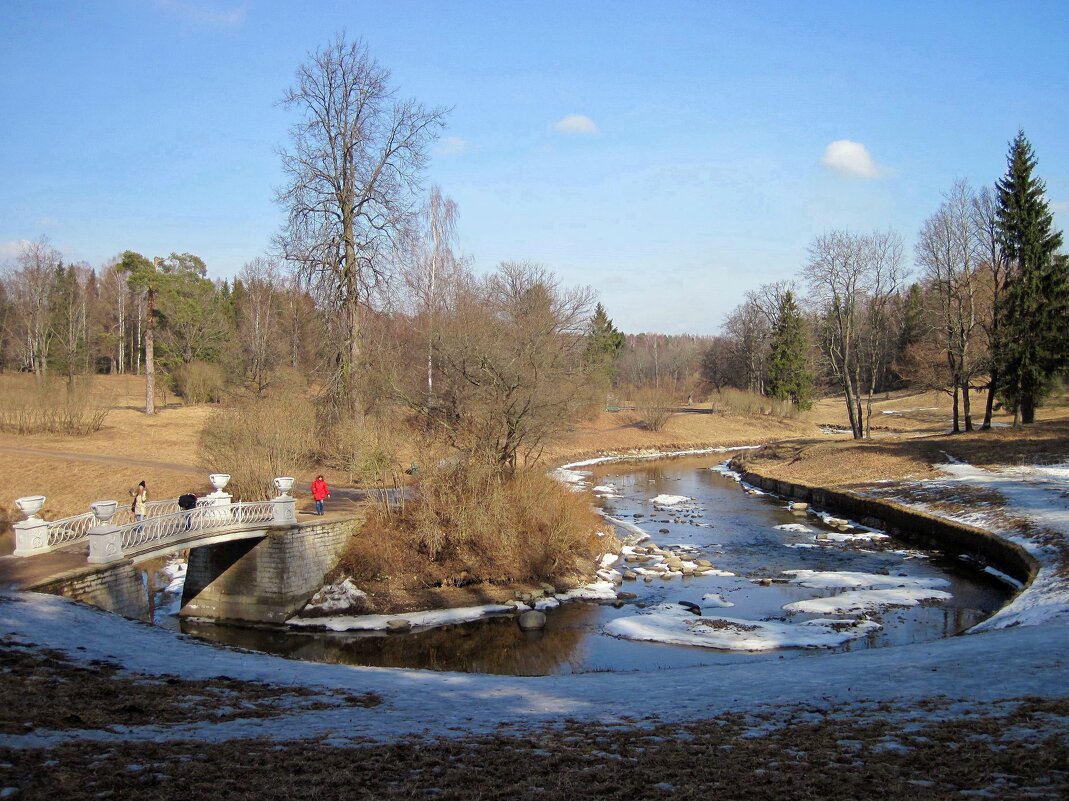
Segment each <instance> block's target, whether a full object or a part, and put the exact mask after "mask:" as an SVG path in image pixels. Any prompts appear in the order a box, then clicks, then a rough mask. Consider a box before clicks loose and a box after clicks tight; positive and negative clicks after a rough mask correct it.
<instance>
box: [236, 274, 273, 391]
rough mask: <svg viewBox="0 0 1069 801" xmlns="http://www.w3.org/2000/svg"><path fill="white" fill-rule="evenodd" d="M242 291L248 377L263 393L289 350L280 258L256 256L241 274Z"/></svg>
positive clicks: (240, 324) (243, 345)
mask: <svg viewBox="0 0 1069 801" xmlns="http://www.w3.org/2000/svg"><path fill="white" fill-rule="evenodd" d="M238 281H240V283H241V288H242V291H241V295H240V302H239V308H238V309H237V314H238V320H237V325H238V337H239V338H240V340H241V348H242V353H243V357H244V358H243V362H244V368H245V380H246V383H247V384H248V385H249V386H250V388H251V389H252V390H253V391H254V392H255V393H256V394H257V395H261V394H263V392H264V391H265V390H266V389H267V388H268V386H270V384H271V379H272V376H273V375H274V373H275V370H276V369H277V368H278V367H279V364H280V362H281V361H282V358H283V353H284V351H285V342H284V340H283V337H282V329H281V323H282V314H283V307H282V289H283V278H282V271H281V269H280V266H279V264H278V262H277V260H276V259H273V258H270V257H266V258H264V257H261V258H256V259H253V260H252V261H250V262H248V263H247V264H246V265H245V266H244V267H242V268H241V272H240V273H239V274H238Z"/></svg>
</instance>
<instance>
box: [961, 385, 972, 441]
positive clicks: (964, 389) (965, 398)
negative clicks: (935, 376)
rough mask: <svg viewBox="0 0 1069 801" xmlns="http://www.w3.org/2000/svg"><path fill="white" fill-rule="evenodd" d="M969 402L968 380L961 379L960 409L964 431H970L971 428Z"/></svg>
mask: <svg viewBox="0 0 1069 801" xmlns="http://www.w3.org/2000/svg"><path fill="white" fill-rule="evenodd" d="M970 403H971V402H970V400H969V382H968V381H962V382H961V411H962V414H963V415H965V430H966V431H972V430H973V424H972V407H971V405H970Z"/></svg>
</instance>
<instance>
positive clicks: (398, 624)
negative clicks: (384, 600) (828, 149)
mask: <svg viewBox="0 0 1069 801" xmlns="http://www.w3.org/2000/svg"><path fill="white" fill-rule="evenodd" d="M386 631H387V632H388V633H390V634H404V633H405V632H406V631H412V623H411V622H410V621H408V620H405V619H404V618H403V617H397V618H394V619H393V620H387V621H386Z"/></svg>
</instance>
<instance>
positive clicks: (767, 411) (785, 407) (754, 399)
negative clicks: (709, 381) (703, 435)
mask: <svg viewBox="0 0 1069 801" xmlns="http://www.w3.org/2000/svg"><path fill="white" fill-rule="evenodd" d="M709 404H710V406H711V408H712V409H713V411H715V412H719V413H720V414H726V415H730V416H736V417H781V418H793V417H796V416H797V414H798V409H797V407H795V405H794V404H793V403H791V402H790V401H789V400H777V399H776V398H770V397H768V396H767V395H759V394H758V393H756V392H747V391H746V390H742V389H733V388H731V387H724V388H723V389H721V390H719V391H718V392H716V393H714V394H713V395H710V396H709Z"/></svg>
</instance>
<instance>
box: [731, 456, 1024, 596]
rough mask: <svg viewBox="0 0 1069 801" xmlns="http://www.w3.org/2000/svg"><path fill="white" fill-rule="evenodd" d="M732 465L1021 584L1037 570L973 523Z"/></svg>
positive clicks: (758, 481) (778, 489)
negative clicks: (986, 566) (971, 559)
mask: <svg viewBox="0 0 1069 801" xmlns="http://www.w3.org/2000/svg"><path fill="white" fill-rule="evenodd" d="M731 468H732V469H733V470H736V471H738V472H739V473H741V475H742V478H743V480H744V481H745V482H746V483H748V484H753V485H754V486H755V487H760V488H761V489H763V490H767V491H768V492H774V493H776V494H777V495H782V496H783V497H785V498H791V499H793V500H797V501H805V502H806V503H808V504H809V505H810V506H814V507H817V508H820V509H824V510H827V511H834V512H835V513H837V514H841V515H843V516H849V517H850V518H852V519H853V520H856V521H858V522H859V523H861V524H862V525H866V526H871V527H872V528H878V529H881V530H882V531H886V532H888V533H889V534H893V535H895V536H896V537H898V538H899V539H902V540H905V541H906V542H909V543H912V544H915V545H917V546H920V547H922V548H928V549H932V550H942V551H948V552H950V553H953V554H967V555H969V556H971V557H974V558H977V559H980V560H982V561H984V562H985V563H987V564H990V565H991V566H992V567H995V568H996V569H998V570H1001V571H1002V572H1003V573H1005V574H1007V575H1009V576H1012V577H1013V578H1015V579H1017V580H1018V581H1020V582H1021V583H1022V584H1028V583H1029V582H1031V581H1032V579H1033V578H1034V577H1035V575H1036V573H1037V572H1038V570H1039V562H1037V561H1036V559H1035V558H1034V557H1033V556H1032V555H1031V554H1029V553H1028V552H1027V551H1026V550H1025V549H1024V548H1022V547H1021V546H1020V545H1018V544H1016V543H1014V542H1010V541H1009V540H1006V539H1003V538H1002V537H999V536H998V535H996V534H992V533H991V532H990V531H984V530H983V529H979V528H976V527H975V526H969V525H966V524H964V523H958V522H955V521H952V520H947V519H945V518H941V517H935V516H934V515H929V514H927V513H925V512H922V511H920V510H918V509H912V508H910V507H907V506H903V505H901V504H898V503H895V502H894V501H888V500H884V499H881V498H866V497H863V496H861V495H855V494H854V493H852V492H846V491H844V490H830V489H824V488H823V487H814V486H811V485H809V484H804V483H801V482H791V481H782V480H780V479H775V478H768V477H766V476H762V475H761V474H759V473H754V472H752V471H749V470H747V469H746V466H745V465H744V464H742V463H740V462H738V461H735V460H733V461H732V463H731Z"/></svg>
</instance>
